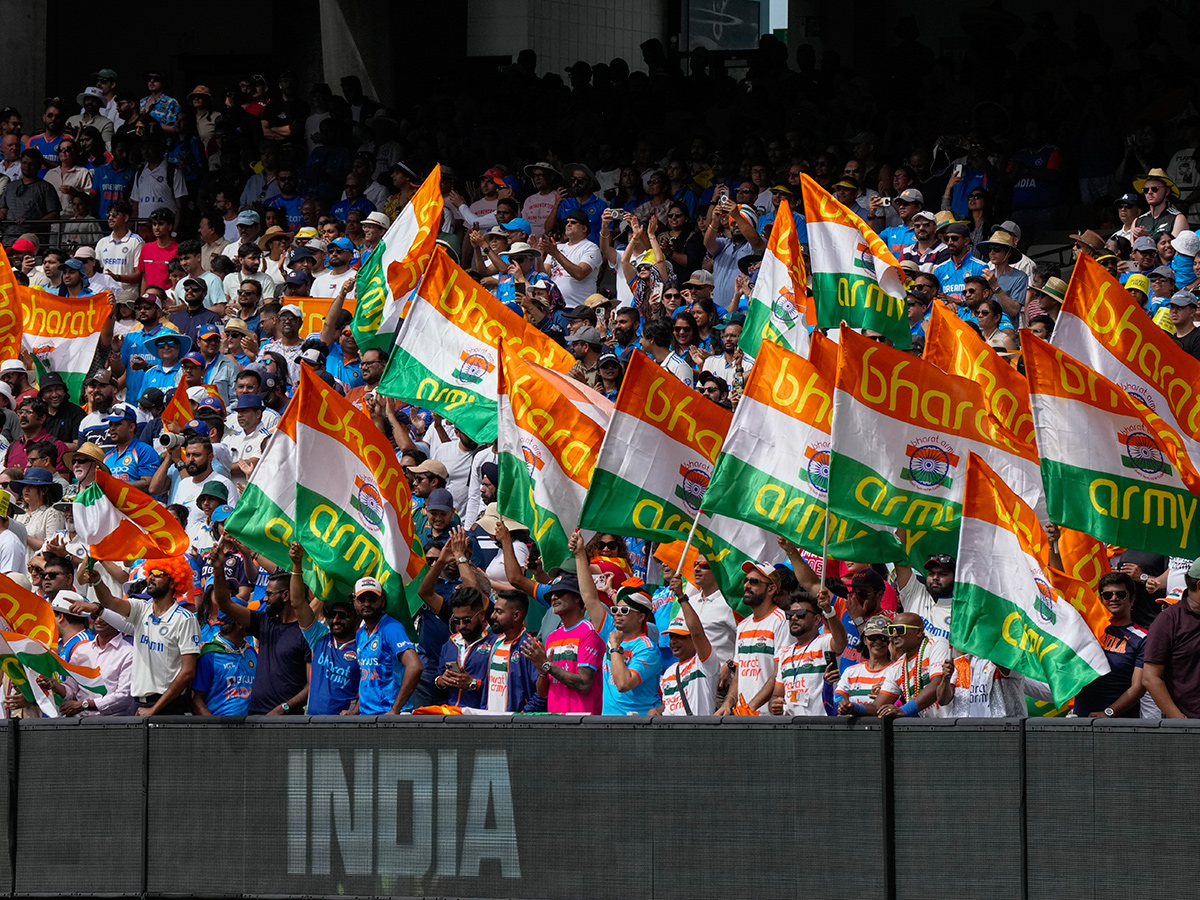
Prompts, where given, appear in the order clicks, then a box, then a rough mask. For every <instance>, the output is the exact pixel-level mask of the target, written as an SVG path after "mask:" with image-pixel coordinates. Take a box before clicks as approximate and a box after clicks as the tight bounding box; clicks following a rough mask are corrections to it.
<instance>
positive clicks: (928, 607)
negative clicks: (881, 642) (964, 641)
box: [896, 553, 954, 640]
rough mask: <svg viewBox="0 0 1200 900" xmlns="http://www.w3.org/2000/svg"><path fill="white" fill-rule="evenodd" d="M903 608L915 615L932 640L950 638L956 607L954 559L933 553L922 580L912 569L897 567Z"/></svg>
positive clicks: (926, 561) (909, 567) (926, 564)
mask: <svg viewBox="0 0 1200 900" xmlns="http://www.w3.org/2000/svg"><path fill="white" fill-rule="evenodd" d="M896 584H897V586H898V587H899V588H900V608H901V609H904V610H906V611H908V612H912V613H916V614H917V615H918V616H920V617H921V619H922V620H923V621H924V623H925V631H926V632H927V633H928V634H929V636H930V637H931V638H942V639H943V640H949V639H950V609H951V607H952V606H953V605H954V557H953V556H949V555H947V554H945V553H934V554H931V555H930V556H929V558H928V559H926V560H925V578H924V580H923V581H922V579H921V577H920V576H919V575H917V574H916V573H915V572H914V571H913V570H912V567H911V566H906V565H897V566H896Z"/></svg>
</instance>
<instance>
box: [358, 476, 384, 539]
mask: <svg viewBox="0 0 1200 900" xmlns="http://www.w3.org/2000/svg"><path fill="white" fill-rule="evenodd" d="M350 506H351V508H352V509H353V510H354V511H355V512H357V513H358V518H359V521H361V522H362V523H363V525H365V526H366V527H367V528H368V529H369V530H371V531H379V530H381V529H382V528H383V496H382V495H381V494H380V493H379V487H378V485H376V484H375V482H374V481H372V480H371V479H370V477H367V476H359V475H356V476H354V496H352V497H351V498H350Z"/></svg>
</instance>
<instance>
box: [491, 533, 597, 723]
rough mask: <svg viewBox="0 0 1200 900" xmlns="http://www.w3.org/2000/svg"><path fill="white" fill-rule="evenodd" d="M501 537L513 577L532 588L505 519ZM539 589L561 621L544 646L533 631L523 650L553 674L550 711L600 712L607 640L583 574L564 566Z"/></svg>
mask: <svg viewBox="0 0 1200 900" xmlns="http://www.w3.org/2000/svg"><path fill="white" fill-rule="evenodd" d="M496 540H497V541H499V543H500V547H501V549H502V551H503V552H504V568H505V572H506V573H507V575H508V580H509V582H510V583H511V584H512V585H513V586H514V587H516V588H519V589H520V590H524V591H526V593H528V589H527V587H524V586H523V585H530V584H531V582H530V581H529V580H528V579H524V576H523V575H521V574H520V572H521V569H520V566H519V564H518V563H517V560H516V556H514V555H513V551H512V538H511V536H510V535H509V533H508V529H507V528H506V527H505V526H504V523H503V522H501V523H500V524H499V525H497V526H496ZM522 579H524V580H522ZM518 582H521V583H520V584H518ZM536 593H537V595H538V596H537V599H538V600H542V599H543V598H544V599H545V601H546V602H548V603H549V605H550V611H551V612H552V613H553V614H554V615H556V616H558V618H559V620H560V622H561V624H560V625H559V627H558V628H555V629H554V630H553V631H551V632H550V634H549V636H548V637H547V638H546V644H545V646H544V647H543V645H542V643H541V641H539V640H538V639H537V638H535V637H532V636H531V637H530V638H529V640H528V641H527V642H526V643H525V646H524V647H522V648H521V651H520V652H521V655H522V656H524V657H525V658H526V659H528V660H529V661H530V662H531V663H533V664H534V665H535V666H536V667H537V669H538V671H539V672H541V673H542V674H543V675H547V676H549V678H550V685H549V689H548V693H547V698H546V709H547V711H548V712H552V713H591V714H594V715H595V714H599V713H600V710H601V709H602V708H603V706H604V683H603V680H602V679H601V678H598V677H597V673H598V672H599V671H600V668H601V666H602V665H603V664H604V641H603V640H601V638H600V636H599V635H598V634H597V633H596V629H595V628H593V627H592V623H591V621H589V619H588V617H587V615H586V609H585V607H584V604H583V597H582V595H581V593H580V587H579V579H577V578H576V577H575V576H574V575H572V574H570V573H569V572H562V571H561V570H559V571H558V574H556V575H555V576H554V577H553V578H551V579H550V582H549V583H548V584H544V585H538V586H537V587H536Z"/></svg>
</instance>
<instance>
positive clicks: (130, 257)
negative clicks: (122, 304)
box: [96, 231, 142, 300]
mask: <svg viewBox="0 0 1200 900" xmlns="http://www.w3.org/2000/svg"><path fill="white" fill-rule="evenodd" d="M141 258H142V239H141V238H140V237H138V236H137V235H136V234H134V233H133V232H132V231H131V232H129V233H128V234H126V235H125V237H123V238H122V239H121V240H119V241H117V240H114V239H113V236H112V235H111V234H110V235H107V236H106V237H102V238H100V240H98V241H96V261H97V262H98V263H99V265H100V270H101V271H104V270H105V269H111V270H112V271H114V272H116V273H117V274H118V275H132V274H133V273H134V272H136V271H137V266H138V261H139V260H140V259H141ZM118 290H119V292H120V293H119V294H118V295H117V298H116V299H118V300H131V299H134V298H136V297H137V295H138V286H137V285H136V284H125V283H124V282H121V283H120V285H119V287H118Z"/></svg>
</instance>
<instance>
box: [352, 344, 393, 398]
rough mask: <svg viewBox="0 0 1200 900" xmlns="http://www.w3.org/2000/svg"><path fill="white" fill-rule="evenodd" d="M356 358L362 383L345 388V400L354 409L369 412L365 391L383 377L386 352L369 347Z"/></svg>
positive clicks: (386, 357)
mask: <svg viewBox="0 0 1200 900" xmlns="http://www.w3.org/2000/svg"><path fill="white" fill-rule="evenodd" d="M358 359H359V364H358V373H359V375H360V376H361V377H362V384H360V385H356V386H355V387H352V388H350V389H349V390H347V391H346V400H347V401H348V402H349V403H350V405H351V406H353V407H354V408H355V409H357V410H360V411H362V412H367V413H369V410H368V409H367V404H366V396H367V392H368V391H374V390H375V389H376V388H377V387H378V386H379V379H381V378H382V377H383V370H384V369H386V368H387V361H388V353H387V351H386V350H380V349H378V348H376V347H371V348H369V349H367V350H363V351H362V352H361V353H360V354H359V357H358Z"/></svg>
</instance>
